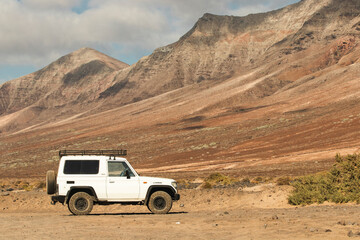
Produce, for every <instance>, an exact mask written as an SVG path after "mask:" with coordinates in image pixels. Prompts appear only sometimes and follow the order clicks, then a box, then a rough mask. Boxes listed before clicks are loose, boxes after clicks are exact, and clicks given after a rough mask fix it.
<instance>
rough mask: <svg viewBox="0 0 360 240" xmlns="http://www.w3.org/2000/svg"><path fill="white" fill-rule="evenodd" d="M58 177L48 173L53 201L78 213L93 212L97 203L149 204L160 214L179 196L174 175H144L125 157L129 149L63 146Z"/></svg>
mask: <svg viewBox="0 0 360 240" xmlns="http://www.w3.org/2000/svg"><path fill="white" fill-rule="evenodd" d="M59 155H60V163H59V170H58V174H57V177H56V174H55V172H54V171H51V170H50V171H48V172H47V174H46V189H47V193H48V194H50V195H53V194H55V195H53V196H51V200H52V201H51V203H52V204H53V205H54V204H56V203H57V202H60V203H62V204H63V205H64V204H67V205H68V208H69V210H70V212H71V213H73V214H74V215H85V214H89V213H90V212H91V210H92V208H93V205H94V204H99V205H109V204H132V205H137V204H138V205H146V206H147V207H148V209H149V210H150V211H151V212H153V213H157V214H166V213H168V212H169V211H170V209H171V207H172V202H173V201H176V200H179V199H180V195H179V194H178V192H177V183H176V181H174V180H172V179H166V178H153V177H141V176H139V175H138V174H137V173H136V171H135V170H134V169H133V168H132V167H131V165H130V164H129V162H128V161H127V160H126V159H125V158H123V156H126V150H61V151H60V152H59Z"/></svg>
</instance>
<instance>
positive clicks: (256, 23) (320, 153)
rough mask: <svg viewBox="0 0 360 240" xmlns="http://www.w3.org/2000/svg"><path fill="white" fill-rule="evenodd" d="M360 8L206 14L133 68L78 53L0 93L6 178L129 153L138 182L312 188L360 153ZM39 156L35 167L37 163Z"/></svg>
mask: <svg viewBox="0 0 360 240" xmlns="http://www.w3.org/2000/svg"><path fill="white" fill-rule="evenodd" d="M359 39H360V2H358V1H355V0H344V1H336V0H320V1H315V0H303V1H300V2H299V3H296V4H293V5H290V6H287V7H285V8H282V9H279V10H276V11H272V12H268V13H261V14H252V15H249V16H246V17H235V16H217V15H213V14H205V15H204V16H203V17H201V18H200V19H199V20H198V21H197V22H196V23H195V25H194V27H193V28H192V29H191V30H190V31H189V32H188V33H186V34H185V35H184V36H183V37H181V38H180V39H179V41H177V42H175V43H172V44H170V45H168V46H164V47H161V48H158V49H156V50H155V51H154V52H153V53H152V54H151V55H149V56H146V57H143V58H142V59H141V60H140V61H139V62H137V63H136V64H134V65H131V66H128V65H126V64H124V63H122V62H120V61H117V60H115V59H112V58H110V57H107V56H105V55H103V54H101V53H99V52H96V51H95V50H91V49H80V50H78V51H76V52H74V53H72V54H70V55H67V56H64V57H62V58H60V59H59V60H57V61H55V62H54V63H52V64H50V65H49V66H47V67H45V68H44V69H42V70H40V71H38V72H35V73H33V74H30V75H27V76H24V77H22V78H19V79H15V80H12V81H10V82H8V83H5V84H3V85H1V86H0V96H1V99H2V101H1V105H0V113H1V115H0V125H1V126H0V129H1V131H2V133H1V134H0V142H1V143H2V144H1V145H0V151H1V152H2V156H1V157H0V176H7V177H11V176H16V175H17V174H19V173H21V174H23V175H24V176H30V175H32V176H36V175H41V174H43V173H44V172H45V171H46V169H48V168H50V167H52V168H54V167H56V165H57V160H58V159H57V156H56V150H58V149H64V148H67V149H71V148H72V149H91V148H94V149H96V148H107V149H110V148H127V149H128V150H129V154H130V155H129V158H130V161H131V162H132V164H133V165H135V166H136V167H137V168H138V169H139V171H140V172H147V173H149V174H151V173H152V172H159V171H160V172H166V173H167V174H173V175H174V176H175V177H184V176H187V175H190V176H194V175H196V176H199V175H201V174H208V173H211V172H214V171H225V172H229V173H231V174H233V175H242V176H244V175H246V176H259V175H261V176H270V177H274V176H278V175H302V174H306V173H310V172H317V171H321V170H324V169H328V168H329V167H330V166H331V164H332V163H333V157H334V155H335V154H336V153H353V152H355V151H359V150H360V146H359V143H358V141H357V135H358V134H359V132H360V114H359V113H360V105H359V102H360V84H359V80H360V79H359V76H360V68H359V66H360V47H359V46H360V45H359V43H360V41H359ZM29 156H30V157H29Z"/></svg>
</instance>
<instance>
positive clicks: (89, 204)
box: [68, 192, 94, 215]
mask: <svg viewBox="0 0 360 240" xmlns="http://www.w3.org/2000/svg"><path fill="white" fill-rule="evenodd" d="M93 205H94V200H93V197H92V196H90V195H89V194H87V193H86V192H77V193H75V194H74V195H72V196H71V198H70V201H69V203H68V208H69V211H70V212H71V213H72V214H74V215H87V214H89V213H90V212H91V210H92V209H93Z"/></svg>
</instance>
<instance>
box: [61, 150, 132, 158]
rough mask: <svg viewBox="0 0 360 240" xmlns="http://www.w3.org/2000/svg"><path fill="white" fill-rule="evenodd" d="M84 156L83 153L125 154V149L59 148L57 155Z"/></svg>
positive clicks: (116, 155)
mask: <svg viewBox="0 0 360 240" xmlns="http://www.w3.org/2000/svg"><path fill="white" fill-rule="evenodd" d="M79 155H80V156H84V155H96V156H112V157H119V156H126V155H127V150H125V149H120V150H60V151H59V156H60V157H62V156H79Z"/></svg>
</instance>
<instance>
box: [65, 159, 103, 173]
mask: <svg viewBox="0 0 360 240" xmlns="http://www.w3.org/2000/svg"><path fill="white" fill-rule="evenodd" d="M98 173H99V160H66V161H65V167H64V174H98Z"/></svg>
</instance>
